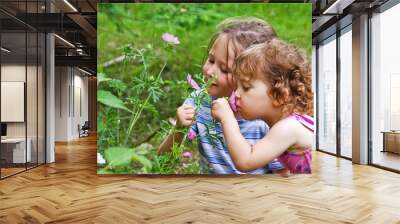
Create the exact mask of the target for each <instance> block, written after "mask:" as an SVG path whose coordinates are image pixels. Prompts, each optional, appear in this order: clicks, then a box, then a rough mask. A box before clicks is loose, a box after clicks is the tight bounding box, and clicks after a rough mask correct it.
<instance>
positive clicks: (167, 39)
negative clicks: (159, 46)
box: [161, 33, 181, 44]
mask: <svg viewBox="0 0 400 224" xmlns="http://www.w3.org/2000/svg"><path fill="white" fill-rule="evenodd" d="M161 38H162V39H163V40H164V41H165V42H167V43H169V44H180V43H181V42H179V40H178V37H176V36H174V35H172V34H170V33H164V34H163V35H162V37H161Z"/></svg>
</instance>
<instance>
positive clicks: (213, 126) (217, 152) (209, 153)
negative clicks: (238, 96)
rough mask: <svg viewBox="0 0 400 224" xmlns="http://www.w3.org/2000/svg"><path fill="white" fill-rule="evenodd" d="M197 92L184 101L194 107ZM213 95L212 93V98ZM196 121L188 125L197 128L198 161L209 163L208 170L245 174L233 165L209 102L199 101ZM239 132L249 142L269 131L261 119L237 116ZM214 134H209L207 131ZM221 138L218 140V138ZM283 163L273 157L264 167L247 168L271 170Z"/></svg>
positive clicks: (194, 129) (258, 171)
mask: <svg viewBox="0 0 400 224" xmlns="http://www.w3.org/2000/svg"><path fill="white" fill-rule="evenodd" d="M196 93H197V92H194V93H192V94H191V95H190V96H189V98H187V99H186V100H185V102H184V104H189V105H192V106H194V107H196V105H195V102H194V99H193V97H194V96H195V94H196ZM213 99H215V98H214V97H212V98H211V100H213ZM197 110H198V112H197V114H196V116H195V119H196V120H195V124H193V125H192V127H191V129H192V130H193V131H194V132H196V135H197V141H198V146H199V152H200V154H201V161H200V162H201V165H202V167H203V168H204V166H208V168H209V170H211V172H212V173H215V174H244V173H243V172H240V171H239V170H237V169H236V167H235V164H234V163H233V162H232V159H231V157H230V155H229V151H228V149H227V146H226V144H225V141H224V136H223V133H222V127H221V124H220V123H219V122H217V121H215V120H213V117H212V116H211V105H210V103H209V102H205V101H202V102H201V108H199V109H197ZM238 124H239V128H240V132H241V133H242V135H243V137H244V138H245V139H246V140H247V142H249V143H250V144H255V143H256V142H257V141H258V140H260V139H262V138H263V137H264V136H265V135H266V134H267V131H268V126H267V125H266V123H265V122H264V121H261V120H255V121H248V120H244V119H240V120H238ZM210 133H211V134H212V136H217V138H216V137H211V138H210V137H209V136H210V135H209V134H210ZM219 139H220V140H219ZM282 168H283V167H282V165H281V164H280V163H279V162H278V161H277V160H274V161H272V162H271V163H270V164H267V165H266V166H265V167H263V168H259V169H257V170H253V171H250V172H247V173H248V174H264V173H272V172H273V171H274V170H279V169H282Z"/></svg>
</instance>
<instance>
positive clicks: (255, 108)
mask: <svg viewBox="0 0 400 224" xmlns="http://www.w3.org/2000/svg"><path fill="white" fill-rule="evenodd" d="M268 92H269V87H268V85H266V84H265V82H263V81H262V80H260V79H254V80H251V81H248V82H238V88H237V90H236V91H235V95H236V104H237V107H238V111H239V112H240V114H241V115H242V116H243V118H244V119H246V120H254V119H262V120H264V121H266V122H267V123H269V122H268V121H271V118H272V117H274V116H275V115H277V114H279V112H280V110H279V108H278V107H276V106H274V100H273V99H272V98H271V96H270V95H269V94H268Z"/></svg>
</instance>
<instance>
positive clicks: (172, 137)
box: [157, 132, 184, 154]
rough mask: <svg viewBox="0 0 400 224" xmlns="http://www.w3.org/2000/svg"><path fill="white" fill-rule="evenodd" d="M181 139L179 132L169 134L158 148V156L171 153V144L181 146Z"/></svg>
mask: <svg viewBox="0 0 400 224" xmlns="http://www.w3.org/2000/svg"><path fill="white" fill-rule="evenodd" d="M183 137H184V136H183V134H182V133H180V132H171V133H170V134H169V135H168V137H167V138H166V139H164V141H163V142H162V143H161V145H160V146H159V147H158V150H157V152H158V154H162V153H164V152H169V151H171V149H172V146H173V144H174V143H176V144H181V142H182V140H183Z"/></svg>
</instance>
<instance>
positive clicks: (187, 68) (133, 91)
mask: <svg viewBox="0 0 400 224" xmlns="http://www.w3.org/2000/svg"><path fill="white" fill-rule="evenodd" d="M233 16H254V17H258V18H261V19H264V20H265V21H267V22H268V23H269V24H270V25H272V26H273V27H274V29H275V31H276V32H277V35H278V37H279V38H281V39H283V40H286V41H288V42H290V43H292V44H294V45H296V46H298V47H300V48H303V49H304V50H305V51H306V52H307V54H308V56H309V57H310V55H311V40H312V38H311V35H312V32H311V27H312V23H311V4H307V3H304V4H297V3H292V4H277V3H274V4H266V3H240V4H239V3H235V4H228V3H207V4H205V3H187V4H182V3H179V4H178V3H176V4H173V3H135V4H133V3H128V4H122V3H113V4H111V3H101V4H99V5H98V15H97V19H98V21H97V32H98V33H97V41H98V43H97V49H98V58H97V61H98V68H97V71H98V77H97V78H98V93H97V94H98V96H97V98H98V130H97V132H98V152H99V153H100V155H101V156H102V157H103V158H104V159H105V164H99V166H98V173H99V174H113V173H115V174H121V173H123V174H148V173H152V174H201V173H207V172H208V170H207V169H201V167H200V164H199V155H198V151H197V146H196V142H195V140H194V141H193V142H190V141H185V143H184V144H183V145H181V146H176V147H174V149H173V150H172V152H171V153H166V154H163V155H158V154H157V151H156V150H157V147H158V145H159V144H160V143H161V142H162V140H163V139H164V138H165V137H166V135H167V134H168V132H169V131H170V130H171V128H173V125H172V123H173V119H175V115H176V108H177V107H179V106H180V105H181V104H182V102H183V101H184V99H185V98H186V97H187V96H188V94H189V93H190V92H191V91H192V89H191V88H190V87H189V86H188V84H187V83H186V76H187V74H188V73H190V74H192V75H194V76H195V77H197V79H198V80H199V79H200V77H201V67H202V64H203V61H204V60H205V59H206V55H207V53H208V52H207V47H208V43H209V40H210V38H211V36H212V35H213V34H214V32H215V31H216V25H217V24H218V23H220V22H221V21H223V20H224V19H226V18H229V17H233ZM164 33H170V34H173V35H174V36H176V37H177V38H178V39H179V42H180V43H179V44H170V43H166V42H165V41H164V40H163V39H162V38H161V37H162V35H163V34H164ZM180 131H182V132H185V130H180Z"/></svg>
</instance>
